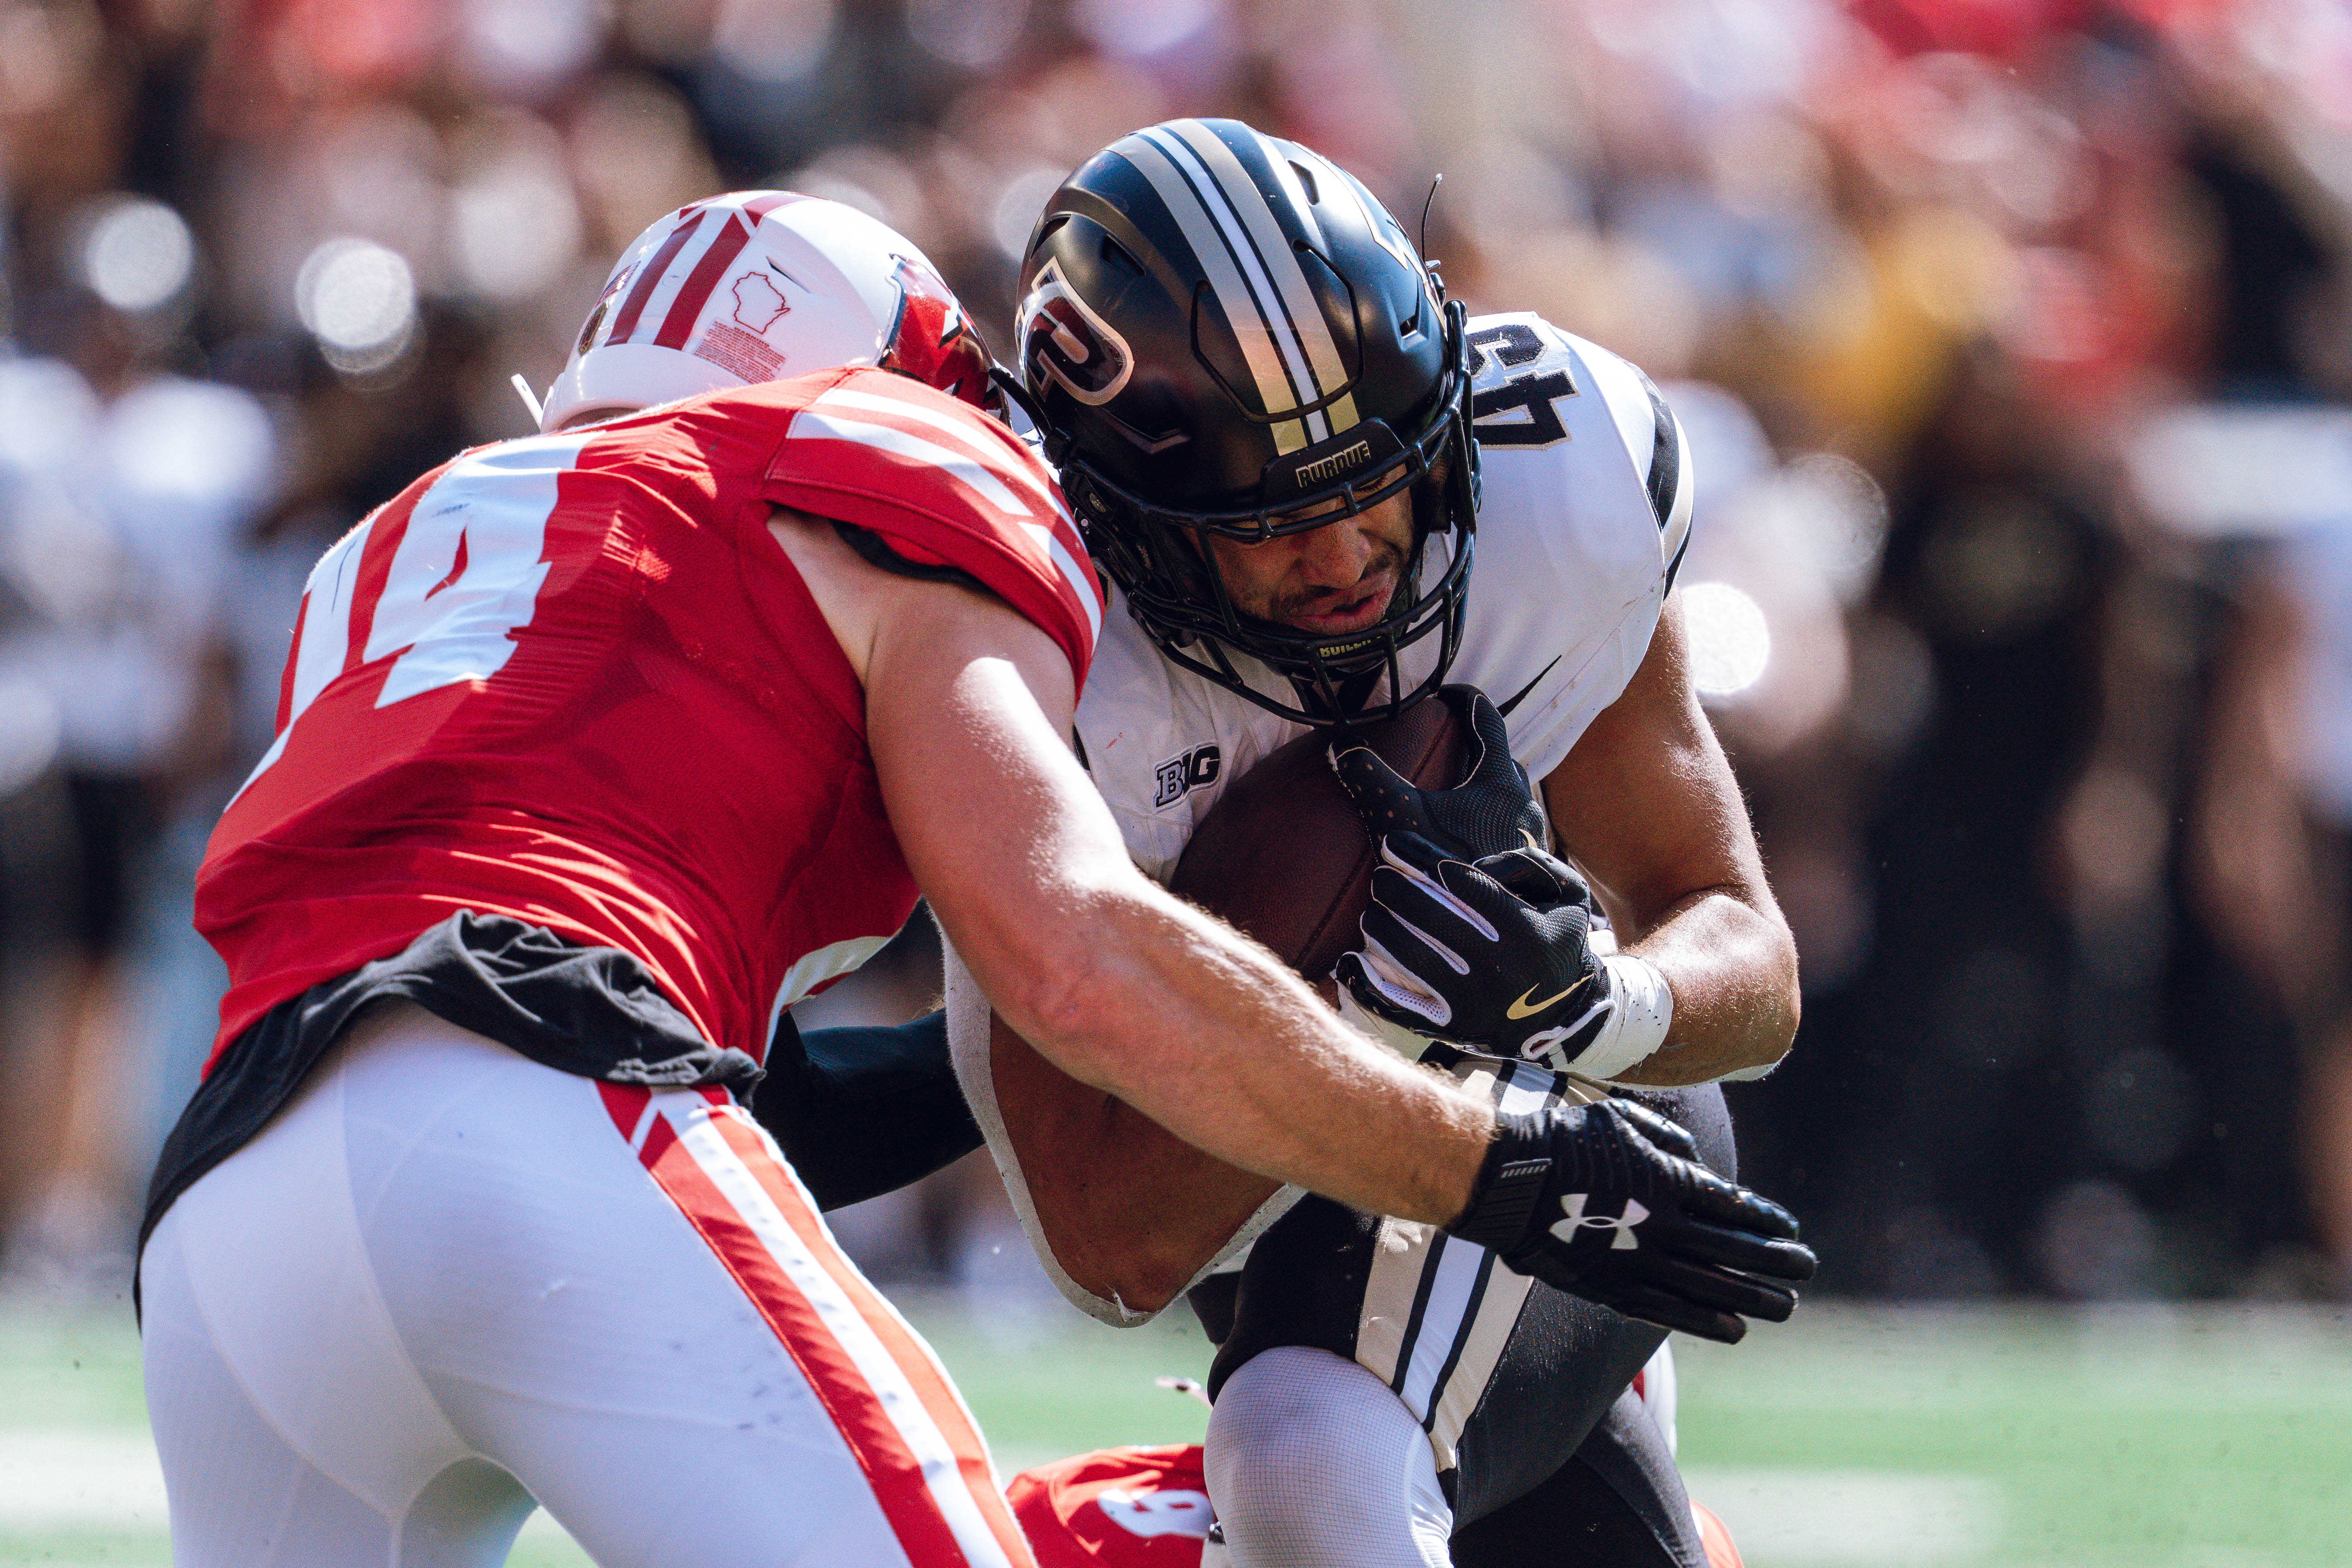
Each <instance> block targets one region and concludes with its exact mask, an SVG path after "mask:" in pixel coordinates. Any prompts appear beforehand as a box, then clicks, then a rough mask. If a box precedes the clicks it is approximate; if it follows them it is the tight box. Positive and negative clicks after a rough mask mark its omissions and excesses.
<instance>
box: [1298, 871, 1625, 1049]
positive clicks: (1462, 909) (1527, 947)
mask: <svg viewBox="0 0 2352 1568" xmlns="http://www.w3.org/2000/svg"><path fill="white" fill-rule="evenodd" d="M1381 861H1382V864H1381V865H1380V866H1378V867H1375V868H1373V871H1372V902H1371V906H1370V908H1369V909H1367V910H1365V911H1364V914H1363V918H1362V919H1361V921H1360V922H1359V924H1360V929H1361V930H1362V931H1363V935H1364V945H1363V947H1362V949H1361V950H1360V951H1358V952H1350V953H1346V954H1343V955H1342V956H1341V957H1340V959H1339V963H1338V965H1337V966H1336V967H1335V968H1334V970H1333V973H1334V976H1335V977H1336V978H1337V979H1338V981H1339V984H1341V985H1343V986H1345V987H1347V989H1348V991H1349V994H1351V995H1353V996H1354V997H1355V999H1356V1001H1357V1004H1358V1005H1360V1006H1361V1007H1362V1008H1363V1009H1364V1010H1365V1011H1366V1012H1368V1013H1370V1014H1372V1015H1374V1016H1378V1017H1381V1018H1385V1019H1387V1020H1388V1021H1389V1022H1390V1023H1391V1024H1395V1025H1398V1026H1401V1027H1403V1028H1406V1029H1410V1030H1412V1032H1413V1033H1415V1034H1417V1035H1429V1036H1433V1037H1437V1038H1440V1039H1446V1040H1452V1041H1454V1042H1456V1043H1457V1044H1461V1045H1465V1046H1473V1047H1477V1048H1478V1049H1480V1050H1486V1051H1494V1052H1497V1053H1499V1054H1501V1055H1504V1056H1515V1057H1520V1058H1525V1059H1527V1060H1528V1061H1537V1062H1542V1063H1543V1064H1545V1065H1546V1066H1548V1067H1550V1068H1556V1069H1558V1068H1568V1067H1570V1065H1572V1064H1573V1063H1574V1062H1575V1060H1576V1058H1578V1056H1579V1054H1580V1053H1581V1052H1582V1051H1583V1050H1584V1048H1585V1047H1587V1046H1589V1045H1591V1043H1592V1041H1593V1040H1594V1039H1595V1038H1596V1037H1598V1036H1599V1035H1600V1033H1601V1029H1602V1028H1603V1026H1606V1025H1607V1023H1608V1021H1609V1016H1610V1014H1611V1012H1612V1009H1613V1007H1614V1006H1615V996H1614V993H1613V991H1612V977H1611V975H1610V973H1609V970H1608V968H1607V966H1606V965H1604V964H1603V963H1601V960H1600V958H1599V957H1598V956H1597V955H1596V954H1595V953H1594V952H1593V951H1592V894H1591V890H1590V889H1587V888H1586V886H1585V884H1584V879H1583V878H1582V877H1580V876H1579V875H1577V873H1576V871H1575V869H1574V868H1572V867H1570V865H1568V864H1567V862H1565V861H1563V860H1560V859H1558V858H1555V857H1553V856H1551V855H1549V854H1548V853H1546V852H1545V851H1543V850H1541V849H1537V848H1532V847H1520V848H1517V849H1507V850H1505V851H1504V852H1503V853H1502V854H1500V855H1489V856H1488V857H1486V858H1485V859H1483V860H1480V861H1479V862H1478V863H1477V864H1476V865H1475V866H1473V865H1467V864H1465V863H1464V862H1463V861H1462V860H1460V859H1458V858H1454V857H1452V856H1449V855H1447V854H1446V853H1445V852H1444V850H1443V849H1441V848H1440V847H1438V846H1437V845H1435V844H1433V843H1432V842H1430V841H1429V840H1428V839H1426V838H1423V837H1421V836H1420V835H1419V834H1417V833H1391V834H1389V835H1388V836H1387V837H1384V838H1382V839H1381Z"/></svg>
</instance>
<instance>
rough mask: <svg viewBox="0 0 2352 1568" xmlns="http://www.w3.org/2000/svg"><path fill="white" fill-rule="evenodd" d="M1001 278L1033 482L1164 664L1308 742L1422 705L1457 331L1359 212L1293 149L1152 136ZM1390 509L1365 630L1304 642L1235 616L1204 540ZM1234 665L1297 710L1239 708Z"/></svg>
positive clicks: (1343, 189)
mask: <svg viewBox="0 0 2352 1568" xmlns="http://www.w3.org/2000/svg"><path fill="white" fill-rule="evenodd" d="M1024 277H1025V279H1026V280H1027V293H1026V298H1025V299H1024V302H1023V305H1022V307H1021V312H1020V344H1019V361H1020V366H1021V370H1022V373H1023V374H1024V378H1025V379H1026V381H1027V390H1028V393H1029V398H1028V399H1027V400H1026V401H1030V402H1034V405H1035V408H1034V413H1035V414H1036V416H1038V417H1037V422H1038V424H1039V426H1041V428H1043V429H1044V431H1045V437H1046V443H1045V449H1046V456H1047V457H1048V458H1049V459H1051V460H1052V461H1053V462H1055V464H1056V465H1057V466H1058V467H1059V468H1060V469H1061V472H1062V483H1063V488H1064V490H1065V492H1066V494H1067V496H1068V498H1069V500H1070V502H1071V505H1072V509H1073V510H1074V511H1075V512H1076V514H1077V515H1078V517H1079V518H1080V520H1081V521H1082V524H1083V526H1084V527H1085V528H1086V531H1087V543H1088V546H1089V548H1090V549H1092V550H1093V552H1094V553H1095V556H1096V559H1097V562H1098V563H1100V564H1101V565H1102V567H1103V569H1104V570H1105V571H1106V572H1107V573H1108V574H1110V576H1112V577H1113V578H1114V579H1116V580H1117V581H1118V584H1119V585H1120V587H1121V588H1122V589H1123V590H1124V591H1125V593H1126V596H1127V601H1128V607H1129V613H1130V614H1132V615H1133V616H1135V618H1136V620H1137V621H1138V623H1139V625H1140V626H1142V627H1143V629H1144V631H1145V632H1146V634H1147V635H1149V636H1150V637H1151V639H1152V640H1153V642H1154V643H1156V644H1157V645H1158V646H1159V647H1160V649H1161V651H1162V652H1163V653H1164V654H1165V655H1166V656H1167V657H1168V658H1170V659H1171V660H1172V661H1174V662H1175V663H1177V664H1179V665H1181V666H1182V667H1183V668H1188V669H1191V670H1193V671H1194V672H1196V673H1198V674H1200V675H1202V676H1203V677H1205V678H1207V679H1211V680H1213V681H1215V682H1217V683H1218V684H1220V685H1222V686H1225V687H1227V688H1229V689H1232V690H1234V691H1235V692H1236V693H1238V694H1239V695H1241V696H1243V697H1245V698H1247V699H1248V700H1250V701H1252V702H1255V703H1256V704H1257V705H1258V706H1260V707H1263V708H1266V709H1268V710H1272V711H1274V712H1276V713H1280V714H1282V715H1283V716H1284V717H1286V718H1289V719H1292V720H1295V721H1301V722H1310V723H1328V722H1331V721H1333V720H1335V719H1339V720H1345V719H1352V718H1357V717H1362V716H1368V713H1369V712H1379V711H1382V710H1385V711H1388V712H1391V713H1392V712H1395V711H1398V710H1402V708H1404V707H1405V706H1407V705H1409V704H1410V703H1412V702H1413V701H1415V700H1419V699H1420V698H1421V697H1423V696H1424V695H1426V694H1427V693H1428V692H1430V691H1433V690H1434V689H1436V687H1437V686H1438V685H1439V684H1440V683H1442V681H1443V680H1444V675H1445V671H1446V669H1447V668H1448V667H1449V666H1450V665H1451V664H1452V662H1453V658H1454V652H1455V650H1456V649H1457V647H1458V646H1459V642H1460V637H1461V629H1462V620H1463V614H1464V606H1465V589H1466V586H1467V581H1468V576H1469V569H1470V563H1471V558H1472V547H1473V535H1474V532H1475V524H1476V515H1477V465H1478V458H1477V447H1476V445H1475V441H1474V440H1473V439H1472V437H1471V433H1470V371H1469V358H1468V348H1467V343H1466V342H1465V337H1466V326H1465V323H1466V314H1465V311H1464V310H1463V309H1462V307H1461V305H1460V303H1459V302H1458V301H1446V300H1444V294H1443V291H1442V289H1441V287H1440V286H1439V285H1438V284H1437V282H1436V280H1435V278H1434V276H1433V274H1432V273H1430V272H1429V271H1428V270H1427V269H1426V268H1424V267H1423V265H1422V263H1421V262H1420V260H1419V258H1417V257H1416V256H1415V255H1414V254H1413V251H1412V247H1411V245H1410V244H1409V243H1408V242H1407V241H1406V239H1405V237H1404V235H1403V231H1402V229H1401V228H1399V227H1398V226H1397V225H1396V222H1395V220H1394V219H1393V218H1391V216H1389V215H1388V213H1387V211H1386V210H1385V209H1384V208H1382V207H1381V205H1380V204H1379V203H1378V201H1376V200H1375V199H1374V198H1373V197H1372V196H1371V195H1370V194H1369V193H1367V192H1366V191H1364V190H1363V188H1362V187H1361V186H1360V185H1359V184H1356V182H1355V181H1354V179H1353V178H1352V177H1351V176H1349V175H1348V174H1346V173H1345V172H1344V171H1342V170H1340V169H1339V168H1338V167H1337V166H1336V165H1334V164H1332V163H1328V162H1327V161H1325V160H1324V159H1322V158H1320V157H1319V156H1318V155H1317V154H1315V153H1310V152H1308V151H1307V150H1306V149H1305V148H1303V147H1299V146H1297V145H1296V144H1294V143H1291V142H1281V141H1277V140H1276V139H1274V138H1271V137H1266V136H1262V135H1260V134H1259V133H1258V132H1255V131H1252V130H1251V129H1249V128H1248V127H1247V126H1244V125H1242V124H1240V123H1238V122H1236V121H1171V122H1169V123H1167V124H1165V125H1159V126H1151V127H1148V128H1146V129H1145V130H1143V131H1140V132H1136V133H1135V134H1134V135H1131V136H1129V137H1127V138H1124V139H1123V140H1121V141H1120V142H1118V143H1116V144H1114V145H1113V146H1112V147H1111V148H1109V149H1108V150H1107V151H1105V152H1104V153H1100V154H1098V155H1097V157H1095V158H1094V159H1092V160H1090V161H1089V162H1088V163H1087V164H1086V165H1085V166H1084V167H1082V168H1081V169H1079V170H1078V171H1077V172H1076V174H1073V175H1072V176H1071V177H1070V179H1069V181H1068V182H1067V183H1066V184H1065V185H1064V186H1063V188H1062V189H1061V190H1060V191H1059V192H1057V193H1056V194H1055V197H1054V200H1053V201H1052V202H1051V203H1050V204H1049V205H1048V206H1047V208H1046V211H1045V216H1044V217H1043V218H1042V219H1041V220H1040V223H1039V226H1038V229H1037V232H1036V234H1035V235H1034V237H1033V238H1032V239H1031V241H1030V246H1029V252H1028V258H1027V260H1026V262H1025V263H1024ZM1408 490H1409V491H1410V492H1411V494H1412V498H1413V510H1414V523H1415V526H1414V537H1413V545H1412V552H1411V554H1410V557H1409V558H1408V560H1407V562H1406V563H1405V566H1404V570H1403V571H1402V574H1401V580H1400V583H1399V585H1398V588H1397V592H1396V595H1395V597H1394V599H1393V600H1392V601H1391V605H1390V606H1389V609H1388V613H1387V614H1386V615H1385V616H1382V617H1381V619H1380V620H1379V621H1378V622H1376V623H1375V624H1374V625H1372V626H1368V627H1365V628H1362V629H1360V630H1357V631H1351V632H1348V633H1344V634H1339V635H1334V636H1319V635H1317V634H1315V633H1311V632H1308V631H1305V630H1302V629H1301V628H1298V627H1296V626H1287V625H1283V624H1280V623H1277V622H1272V621H1265V620H1258V619H1255V618H1254V617H1251V616H1247V615H1244V614H1243V613H1242V612H1241V611H1240V610H1239V609H1238V608H1237V607H1236V606H1235V605H1234V602H1233V598H1232V595H1231V593H1230V592H1229V590H1228V587H1227V584H1225V582H1224V581H1223V577H1222V576H1221V575H1220V574H1219V573H1218V571H1217V568H1216V557H1215V554H1214V552H1213V540H1215V539H1219V538H1223V539H1227V540H1233V541H1238V542H1244V543H1255V542H1265V541H1267V540H1272V539H1278V538H1282V537H1286V536H1288V535H1293V534H1297V533H1303V532H1306V531H1310V530H1313V529H1317V528H1324V527H1328V526H1330V525H1332V524H1333V523H1335V522H1339V521H1342V520H1344V519H1346V518H1348V517H1351V516H1355V515H1357V514H1360V513H1361V512H1363V511H1365V510H1369V509H1370V508H1372V507H1374V506H1377V505H1379V504H1381V502H1383V501H1385V500H1389V499H1391V497H1393V496H1396V495H1398V494H1400V493H1403V492H1406V491H1408ZM1424 579H1427V580H1428V581H1427V582H1426V584H1424ZM1428 637H1436V638H1438V644H1437V659H1436V668H1435V670H1434V671H1433V672H1432V673H1431V674H1430V675H1429V676H1428V677H1427V678H1425V679H1423V680H1421V681H1419V682H1416V683H1414V684H1412V686H1411V687H1410V688H1408V686H1407V685H1406V682H1405V679H1404V674H1403V669H1402V657H1403V655H1404V652H1405V650H1406V649H1407V648H1409V647H1412V646H1413V645H1415V644H1417V643H1420V642H1422V641H1423V639H1425V638H1428ZM1234 654H1239V655H1243V656H1245V657H1247V658H1253V659H1255V660H1257V661H1258V662H1260V663H1262V664H1264V665H1265V666H1266V667H1268V668H1271V669H1273V670H1275V671H1276V672H1277V673H1278V674H1280V675H1282V676H1284V677H1286V679H1288V680H1289V681H1290V683H1291V685H1292V686H1293V688H1294V689H1295V692H1296V695H1297V701H1296V702H1286V701H1284V700H1281V699H1280V698H1279V697H1276V696H1272V695H1269V694H1268V693H1266V692H1265V691H1262V690H1260V689H1256V688H1255V687H1253V686H1251V685H1250V684H1249V682H1248V680H1247V679H1245V678H1244V675H1243V673H1242V672H1241V670H1240V669H1239V668H1236V666H1235V665H1234V661H1233V658H1232V656H1233V655H1234ZM1383 678H1385V687H1386V696H1385V698H1384V699H1381V700H1378V701H1370V700H1371V699H1372V698H1373V696H1374V694H1375V693H1376V692H1377V691H1378V690H1379V689H1381V685H1382V681H1383ZM1368 701H1369V702H1370V709H1369V710H1368V709H1367V703H1368Z"/></svg>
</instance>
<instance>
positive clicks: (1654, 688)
mask: <svg viewBox="0 0 2352 1568" xmlns="http://www.w3.org/2000/svg"><path fill="white" fill-rule="evenodd" d="M1543 792H1544V804H1545V805H1546V806H1547V807H1548V808H1549V812H1550V815H1551V819H1552V826H1553V830H1554V831H1555V832H1556V833H1557V834H1558V835H1559V839H1560V842H1561V844H1562V845H1563V847H1565V848H1566V849H1567V850H1568V852H1569V853H1570V855H1572V856H1574V857H1575V858H1576V860H1577V861H1578V863H1579V864H1580V865H1581V866H1583V868H1585V870H1586V871H1587V873H1588V874H1589V875H1590V877H1591V882H1592V888H1593V891H1594V893H1595V894H1596V896H1598V898H1599V899H1600V900H1601V905H1602V907H1603V908H1605V909H1606V910H1608V911H1609V916H1610V920H1611V922H1612V924H1613V925H1614V926H1615V927H1616V930H1617V932H1618V938H1619V941H1620V942H1621V943H1622V946H1623V949H1624V951H1626V952H1633V953H1635V954H1637V955H1639V956H1640V957H1643V958H1645V959H1647V960H1648V961H1649V962H1650V963H1653V964H1654V965H1656V966H1657V968H1658V970H1659V971H1660V972H1661V973H1663V974H1664V976H1665V979H1666V984H1667V985H1668V987H1669V988H1670V989H1671V990H1672V992H1673V993H1674V1018H1673V1024H1672V1027H1671V1029H1670V1031H1669V1033H1668V1036H1667V1039H1666V1044H1665V1045H1664V1047H1663V1048H1661V1049H1660V1050H1658V1051H1657V1052H1656V1053H1654V1055H1652V1056H1650V1057H1648V1058H1644V1059H1643V1060H1642V1061H1641V1062H1639V1063H1637V1064H1636V1065H1635V1066H1633V1068H1629V1069H1627V1070H1626V1071H1625V1072H1623V1073H1622V1074H1620V1075H1619V1078H1618V1081H1620V1082H1622V1083H1631V1084H1654V1085H1673V1084H1685V1083H1704V1082H1706V1081H1707V1080H1708V1079H1717V1078H1723V1077H1726V1076H1728V1075H1735V1074H1738V1075H1744V1076H1753V1075H1754V1073H1755V1071H1757V1070H1758V1069H1761V1068H1769V1067H1770V1066H1771V1065H1772V1064H1773V1063H1775V1062H1777V1061H1779V1060H1780V1058H1781V1057H1782V1056H1783V1055H1784V1054H1786V1052H1787V1051H1788V1048H1789V1042H1790V1039H1791V1038H1792V1037H1794V1036H1795V1034H1796V1029H1797V1009H1798V1000H1797V948H1796V942H1795V941H1794V939H1792V938H1791V937H1790V934H1789V926H1788V922H1787V921H1785V920H1783V919H1782V918H1781V915H1780V905H1779V904H1777V903H1775V902H1774V901H1773V899H1772V891H1771V889H1770V888H1769V886H1768V885H1767V884H1766V882H1765V879H1764V862H1763V858H1762V857H1761V855H1759V853H1758V850H1757V847H1756V835H1755V831H1754V829H1753V828H1751V827H1750V826H1749V825H1748V810H1747V806H1746V805H1745V803H1744V802H1743V801H1742V799H1741V798H1740V794H1739V785H1738V781H1737V780H1735V779H1734V778H1733V777H1732V773H1731V765H1730V763H1728V762H1727V760H1726V759H1725V757H1724V754H1723V748H1722V746H1721V745H1720V744H1718V743H1717V741H1716V738H1715V730H1714V727H1713V726H1712V725H1710V724H1709V723H1708V722H1707V719H1706V713H1705V712H1703V711H1702V710H1700V708H1699V705H1698V698H1697V694H1696V692H1695V691H1694V690H1693V689H1692V687H1691V683H1690V672H1689V668H1688V661H1687V658H1686V651H1685V638H1684V633H1683V618H1682V604H1681V599H1680V597H1679V595H1670V596H1669V597H1668V598H1667V601H1666V605H1665V608H1664V612H1663V613H1662V614H1661V615H1660V616H1659V617H1658V627H1657V631H1656V633H1655V635H1654V637H1652V638H1651V640H1650V649H1649V652H1648V654H1647V655H1646V656H1645V657H1644V658H1643V661H1642V667H1641V668H1640V669H1639V670H1637V671H1636V672H1635V673H1634V676H1633V681H1632V682H1631V683H1630V684H1629V685H1628V686H1627V687H1626V688H1625V690H1624V692H1623V694H1622V695H1621V696H1620V697H1619V698H1618V699H1617V700H1616V702H1615V703H1613V704H1612V706H1610V707H1609V708H1608V709H1607V710H1604V711H1603V712H1602V713H1601V716H1600V717H1599V718H1597V719H1595V720H1594V721H1592V725H1591V728H1590V729H1588V730H1587V731H1585V732H1584V734H1583V736H1582V737H1581V738H1580V740H1579V741H1578V742H1577V743H1576V746H1575V749H1574V750H1572V751H1570V752H1569V754H1568V756H1567V758H1566V759H1565V760H1564V761H1562V762H1561V763H1560V764H1559V766H1558V767H1556V768H1554V769H1553V770H1552V771H1551V773H1549V775H1548V776H1547V777H1546V778H1545V779H1544V781H1543Z"/></svg>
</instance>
